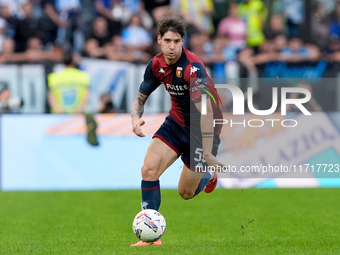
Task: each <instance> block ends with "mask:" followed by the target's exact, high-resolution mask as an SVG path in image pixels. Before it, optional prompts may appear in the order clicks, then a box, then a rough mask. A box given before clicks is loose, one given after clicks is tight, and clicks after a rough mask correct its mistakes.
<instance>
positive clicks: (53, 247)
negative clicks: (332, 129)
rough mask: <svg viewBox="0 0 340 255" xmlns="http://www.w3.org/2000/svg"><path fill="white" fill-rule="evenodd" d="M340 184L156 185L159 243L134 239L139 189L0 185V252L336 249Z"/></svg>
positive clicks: (310, 251)
mask: <svg viewBox="0 0 340 255" xmlns="http://www.w3.org/2000/svg"><path fill="white" fill-rule="evenodd" d="M339 197H340V189H244V190H241V189H236V190H225V189H217V190H215V191H214V192H213V193H211V194H200V195H199V196H198V197H196V198H194V199H192V200H189V201H184V200H182V199H181V198H180V197H179V195H178V194H177V191H176V190H162V205H161V208H160V212H161V213H162V214H163V215H164V217H165V219H166V221H167V230H166V232H165V235H164V237H163V238H162V241H163V245H162V246H148V247H130V244H131V243H134V242H137V241H138V240H137V238H136V237H135V235H134V234H133V232H132V226H131V225H132V220H133V218H134V216H135V215H136V214H137V213H138V212H139V211H140V191H138V190H134V191H89V192H85V191H84V192H0V254H1V255H10V254H43V255H48V254H56V255H68V254H81V255H85V254H99V255H105V254H247V255H248V254H261V255H262V254H299V255H300V254H340V244H339V243H340V242H339V239H340V218H339V215H340V203H339Z"/></svg>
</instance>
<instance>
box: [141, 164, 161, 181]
mask: <svg viewBox="0 0 340 255" xmlns="http://www.w3.org/2000/svg"><path fill="white" fill-rule="evenodd" d="M158 177H159V176H158V171H157V168H156V167H154V166H152V165H150V164H147V163H144V165H143V166H142V178H143V180H144V181H156V180H158Z"/></svg>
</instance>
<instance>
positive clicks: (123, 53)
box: [105, 35, 150, 63]
mask: <svg viewBox="0 0 340 255" xmlns="http://www.w3.org/2000/svg"><path fill="white" fill-rule="evenodd" d="M105 52H106V57H107V58H108V59H110V60H115V61H130V62H144V63H146V62H148V61H149V60H150V55H149V54H147V53H145V52H144V51H141V50H137V51H135V50H133V49H132V48H131V47H127V46H126V45H125V44H124V43H123V39H122V37H121V36H119V35H116V36H114V37H113V38H112V43H111V44H110V45H106V47H105Z"/></svg>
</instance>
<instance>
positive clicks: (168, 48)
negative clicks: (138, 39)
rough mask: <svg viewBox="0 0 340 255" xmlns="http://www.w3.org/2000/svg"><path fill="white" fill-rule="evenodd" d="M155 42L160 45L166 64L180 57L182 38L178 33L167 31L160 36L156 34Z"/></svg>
mask: <svg viewBox="0 0 340 255" xmlns="http://www.w3.org/2000/svg"><path fill="white" fill-rule="evenodd" d="M157 42H158V43H159V44H160V45H161V49H162V52H163V55H164V57H165V61H166V63H167V64H169V65H171V64H174V63H175V62H176V61H177V60H178V59H179V58H180V56H181V54H182V46H183V43H184V38H182V37H181V36H180V35H179V34H178V33H174V32H171V31H168V32H166V33H165V34H164V35H163V36H162V37H160V35H158V37H157Z"/></svg>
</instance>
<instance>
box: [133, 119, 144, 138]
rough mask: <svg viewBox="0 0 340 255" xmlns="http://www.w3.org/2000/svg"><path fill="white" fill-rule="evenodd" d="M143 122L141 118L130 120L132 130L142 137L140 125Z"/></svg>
mask: <svg viewBox="0 0 340 255" xmlns="http://www.w3.org/2000/svg"><path fill="white" fill-rule="evenodd" d="M144 124H145V121H144V120H142V119H141V118H134V119H133V120H132V131H133V132H134V133H135V134H136V135H138V136H139V137H144V136H145V135H144V133H143V131H142V128H141V127H142V126H143V125H144Z"/></svg>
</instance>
